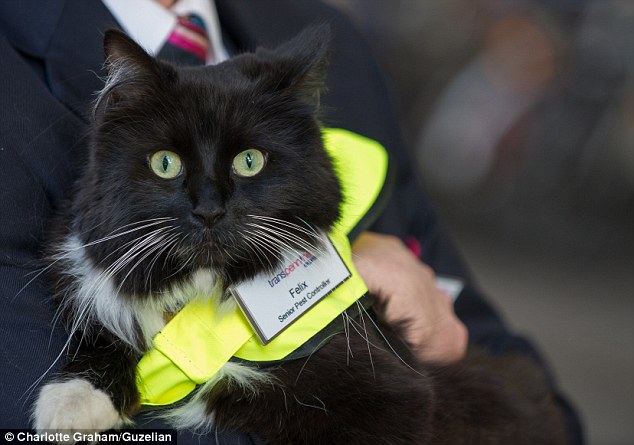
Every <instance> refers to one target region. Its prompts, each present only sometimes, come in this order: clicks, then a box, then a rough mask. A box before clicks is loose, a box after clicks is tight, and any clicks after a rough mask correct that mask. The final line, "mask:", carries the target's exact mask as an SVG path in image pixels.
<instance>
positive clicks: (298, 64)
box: [240, 24, 332, 109]
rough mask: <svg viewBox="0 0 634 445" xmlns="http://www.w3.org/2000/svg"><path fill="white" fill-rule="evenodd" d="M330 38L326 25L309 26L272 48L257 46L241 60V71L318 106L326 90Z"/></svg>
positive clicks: (276, 89) (271, 87) (270, 87)
mask: <svg viewBox="0 0 634 445" xmlns="http://www.w3.org/2000/svg"><path fill="white" fill-rule="evenodd" d="M331 40H332V38H331V31H330V26H329V25H327V24H318V25H313V26H310V27H308V28H306V29H304V30H303V31H302V32H300V33H299V34H298V35H296V36H295V37H293V38H292V39H291V40H289V41H288V42H286V43H283V44H282V45H280V46H278V47H277V48H275V49H273V50H269V49H265V48H258V49H257V50H256V52H255V54H254V55H252V57H248V56H247V57H246V58H244V59H242V60H240V62H241V66H242V71H243V72H244V74H245V75H247V76H248V77H249V78H251V79H253V80H256V79H258V80H259V81H260V82H264V85H266V87H267V88H268V89H272V90H274V91H282V90H286V91H290V92H291V93H292V94H294V95H295V96H296V97H298V98H299V99H300V100H302V101H304V102H305V103H307V104H308V105H311V106H314V107H315V109H317V108H319V95H320V93H321V92H322V91H323V90H325V85H326V74H327V70H328V63H329V60H330V44H331Z"/></svg>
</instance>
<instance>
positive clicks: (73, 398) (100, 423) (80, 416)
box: [33, 378, 124, 433]
mask: <svg viewBox="0 0 634 445" xmlns="http://www.w3.org/2000/svg"><path fill="white" fill-rule="evenodd" d="M33 421H34V422H33V423H34V425H33V426H34V427H35V429H36V430H37V431H44V430H65V431H67V432H71V433H72V432H76V431H93V432H96V431H106V430H109V429H111V428H116V427H119V426H122V425H123V423H124V419H123V418H122V417H121V416H120V415H119V412H118V411H117V409H116V408H115V407H114V405H113V404H112V401H111V400H110V397H109V396H108V395H107V394H106V393H105V392H103V391H101V390H99V389H97V388H95V387H94V386H93V385H92V384H91V383H90V382H88V381H86V380H84V379H80V378H76V379H72V380H67V381H64V382H56V383H49V384H48V385H46V386H44V387H43V388H42V389H41V391H40V394H39V397H38V399H37V402H36V403H35V409H34V411H33Z"/></svg>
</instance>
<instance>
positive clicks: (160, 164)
mask: <svg viewBox="0 0 634 445" xmlns="http://www.w3.org/2000/svg"><path fill="white" fill-rule="evenodd" d="M150 168H151V169H152V171H153V172H154V174H155V175H156V176H158V177H159V178H163V179H172V178H175V177H177V176H178V175H180V174H181V172H182V171H183V163H182V162H181V158H180V156H178V155H177V154H176V153H174V152H173V151H169V150H160V151H157V152H156V153H154V154H153V155H152V156H150Z"/></svg>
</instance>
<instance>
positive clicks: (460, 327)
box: [352, 232, 468, 363]
mask: <svg viewBox="0 0 634 445" xmlns="http://www.w3.org/2000/svg"><path fill="white" fill-rule="evenodd" d="M352 251H353V262H354V264H355V266H356V268H357V270H358V271H359V274H360V275H361V277H362V278H363V280H364V281H365V283H366V285H367V286H368V289H369V290H370V292H371V293H372V294H373V295H374V296H375V297H376V298H377V299H378V300H379V301H380V302H382V303H384V304H385V317H386V320H387V321H388V322H402V321H406V322H407V324H406V331H405V333H404V335H405V340H406V341H407V342H408V343H409V344H410V345H411V346H412V348H413V349H414V352H415V353H416V354H417V355H418V357H419V358H420V359H421V360H424V361H434V362H443V363H448V362H454V361H458V360H460V359H461V358H463V357H464V355H465V352H466V349H467V339H468V333H467V328H466V327H465V325H464V324H463V323H462V322H461V321H460V320H459V319H458V317H457V316H456V314H455V313H454V310H453V303H452V301H451V299H450V298H449V297H448V296H447V295H446V294H445V293H444V292H442V291H440V290H439V289H437V288H436V284H435V274H434V271H433V270H432V269H431V268H430V267H429V266H427V265H426V264H424V263H422V262H421V261H419V260H418V259H417V258H416V257H415V256H414V255H413V254H412V253H411V252H410V251H409V249H408V248H407V247H406V246H405V244H403V242H402V241H401V240H400V239H398V238H397V237H394V236H388V235H380V234H377V233H372V232H364V233H362V234H361V235H360V236H359V238H357V240H356V241H355V242H354V244H353V246H352Z"/></svg>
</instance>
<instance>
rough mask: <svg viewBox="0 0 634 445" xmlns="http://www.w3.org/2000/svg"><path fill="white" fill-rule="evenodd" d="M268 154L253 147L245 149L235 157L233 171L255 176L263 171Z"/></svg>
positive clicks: (239, 174)
mask: <svg viewBox="0 0 634 445" xmlns="http://www.w3.org/2000/svg"><path fill="white" fill-rule="evenodd" d="M265 163H266V156H265V155H264V153H262V152H261V151H260V150H257V149H255V148H251V149H249V150H244V151H243V152H241V153H239V154H238V155H237V156H236V157H235V158H233V172H234V173H235V174H236V175H238V176H243V177H247V178H248V177H250V176H255V175H257V174H258V173H260V172H261V171H262V169H263V168H264V164H265Z"/></svg>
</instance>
